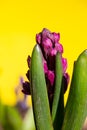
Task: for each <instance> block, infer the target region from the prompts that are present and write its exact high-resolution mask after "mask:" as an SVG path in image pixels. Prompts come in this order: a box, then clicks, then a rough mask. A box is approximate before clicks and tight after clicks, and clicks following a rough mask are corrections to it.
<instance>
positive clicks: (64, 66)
mask: <svg viewBox="0 0 87 130" xmlns="http://www.w3.org/2000/svg"><path fill="white" fill-rule="evenodd" d="M62 65H63V73H65V72H66V69H67V59H66V58H62Z"/></svg>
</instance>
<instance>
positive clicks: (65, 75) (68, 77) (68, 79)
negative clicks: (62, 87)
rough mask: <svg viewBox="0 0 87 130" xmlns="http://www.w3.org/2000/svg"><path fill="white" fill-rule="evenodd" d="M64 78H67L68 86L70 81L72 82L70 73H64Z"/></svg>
mask: <svg viewBox="0 0 87 130" xmlns="http://www.w3.org/2000/svg"><path fill="white" fill-rule="evenodd" d="M64 77H65V78H66V80H67V84H68V83H69V81H70V76H69V74H68V73H64Z"/></svg>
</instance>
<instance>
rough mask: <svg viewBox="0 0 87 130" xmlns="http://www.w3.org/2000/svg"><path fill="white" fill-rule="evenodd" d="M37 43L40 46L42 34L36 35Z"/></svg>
mask: <svg viewBox="0 0 87 130" xmlns="http://www.w3.org/2000/svg"><path fill="white" fill-rule="evenodd" d="M36 42H37V43H38V44H40V43H41V33H39V34H36Z"/></svg>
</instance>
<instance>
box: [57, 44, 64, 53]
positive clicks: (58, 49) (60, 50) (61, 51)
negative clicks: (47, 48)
mask: <svg viewBox="0 0 87 130" xmlns="http://www.w3.org/2000/svg"><path fill="white" fill-rule="evenodd" d="M55 49H56V50H57V52H60V53H63V46H62V44H60V43H56V44H55Z"/></svg>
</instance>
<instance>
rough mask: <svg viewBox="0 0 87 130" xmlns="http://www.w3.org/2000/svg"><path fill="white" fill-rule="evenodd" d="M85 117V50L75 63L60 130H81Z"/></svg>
mask: <svg viewBox="0 0 87 130" xmlns="http://www.w3.org/2000/svg"><path fill="white" fill-rule="evenodd" d="M86 116H87V50H86V51H84V52H83V53H82V54H81V55H80V56H79V57H78V59H77V61H75V64H74V70H73V76H72V82H71V87H70V93H69V97H68V102H67V104H66V109H65V117H64V123H63V128H62V130H82V126H83V123H84V121H85V118H86Z"/></svg>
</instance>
